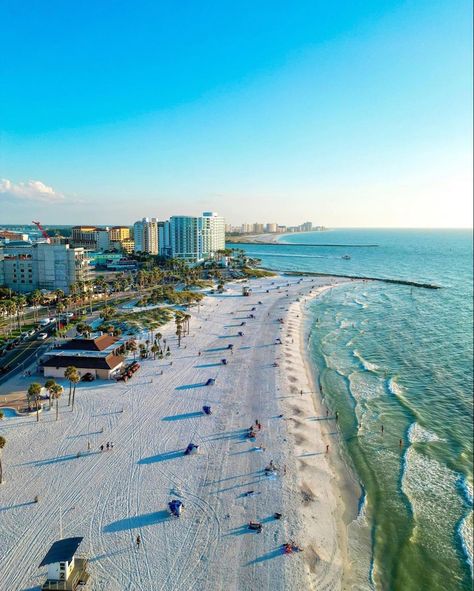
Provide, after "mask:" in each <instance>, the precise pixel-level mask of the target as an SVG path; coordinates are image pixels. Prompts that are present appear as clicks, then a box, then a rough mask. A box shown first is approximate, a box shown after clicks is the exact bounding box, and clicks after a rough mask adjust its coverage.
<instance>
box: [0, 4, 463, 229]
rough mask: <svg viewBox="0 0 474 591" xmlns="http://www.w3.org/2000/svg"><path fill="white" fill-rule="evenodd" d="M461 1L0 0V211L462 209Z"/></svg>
mask: <svg viewBox="0 0 474 591" xmlns="http://www.w3.org/2000/svg"><path fill="white" fill-rule="evenodd" d="M471 11H472V8H471V2H470V1H464V0H429V1H424V0H412V1H401V0H399V1H395V0H391V1H389V0H374V1H370V2H369V1H365V2H364V1H357V0H350V1H342V0H341V1H337V0H335V1H331V2H328V1H327V0H325V1H319V0H299V1H297V2H294V1H293V2H290V1H278V0H273V1H271V2H270V1H267V0H258V2H255V0H253V1H247V0H239V2H235V1H233V2H229V1H227V0H216V1H214V2H211V1H209V0H201V1H199V2H198V1H195V0H192V1H191V0H188V1H186V0H182V1H180V2H175V1H171V0H170V1H168V2H163V1H160V0H154V1H143V0H135V1H133V2H132V1H128V2H124V1H115V2H113V1H110V0H101V1H100V2H97V0H95V1H93V2H92V1H88V0H81V2H77V3H71V2H64V1H63V0H61V1H50V0H44V1H42V2H41V1H39V0H38V1H31V0H23V1H22V2H18V1H17V0H3V1H2V2H1V3H0V22H1V34H0V179H3V180H0V205H1V210H0V211H1V213H0V223H1V222H3V223H21V222H24V223H28V222H29V221H30V220H31V219H36V218H39V219H40V220H41V221H43V222H44V223H51V224H53V223H111V224H115V223H132V222H133V221H134V220H135V219H137V218H139V217H141V216H144V215H149V216H157V217H160V218H166V217H167V216H169V215H170V214H173V213H190V214H193V213H198V212H200V211H202V210H208V209H214V210H217V211H219V212H221V213H222V214H224V215H225V216H226V218H227V219H228V221H229V222H232V223H241V222H244V221H249V222H251V221H256V220H259V221H260V220H261V221H277V222H279V223H290V224H293V223H299V222H301V221H304V220H306V219H309V220H312V221H313V222H315V223H320V224H324V225H327V226H351V227H354V226H378V227H385V226H387V227H390V226H392V227H393V226H395V227H403V226H407V227H441V226H453V227H461V226H470V225H472V205H471V198H472V194H471V185H472V166H471V162H472V115H471V101H472V74H471V72H472V60H471V51H472V43H471V38H472V25H471V23H472V14H471Z"/></svg>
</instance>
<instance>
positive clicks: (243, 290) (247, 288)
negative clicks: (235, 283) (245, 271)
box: [242, 285, 252, 296]
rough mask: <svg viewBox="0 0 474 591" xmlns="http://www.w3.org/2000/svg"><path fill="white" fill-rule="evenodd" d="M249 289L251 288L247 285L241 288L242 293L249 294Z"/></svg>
mask: <svg viewBox="0 0 474 591" xmlns="http://www.w3.org/2000/svg"><path fill="white" fill-rule="evenodd" d="M251 291H252V290H251V289H250V287H248V286H247V285H244V287H243V288H242V295H243V296H249V295H250V293H251Z"/></svg>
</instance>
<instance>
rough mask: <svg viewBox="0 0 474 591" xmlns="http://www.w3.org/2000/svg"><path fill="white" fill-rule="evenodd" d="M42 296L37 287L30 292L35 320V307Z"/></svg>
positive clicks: (36, 311)
mask: <svg viewBox="0 0 474 591" xmlns="http://www.w3.org/2000/svg"><path fill="white" fill-rule="evenodd" d="M42 299H43V296H42V295H41V292H40V290H39V289H35V290H34V291H33V292H32V294H31V295H30V301H31V304H32V305H33V306H34V308H33V320H34V321H35V322H36V321H37V320H38V310H37V307H38V305H39V304H40V303H41V300H42Z"/></svg>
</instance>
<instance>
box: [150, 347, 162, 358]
mask: <svg viewBox="0 0 474 591" xmlns="http://www.w3.org/2000/svg"><path fill="white" fill-rule="evenodd" d="M160 351H161V349H160V347H159V346H158V345H157V344H156V343H154V344H153V345H152V346H151V352H152V353H153V360H155V359H156V354H157V353H159V352H160Z"/></svg>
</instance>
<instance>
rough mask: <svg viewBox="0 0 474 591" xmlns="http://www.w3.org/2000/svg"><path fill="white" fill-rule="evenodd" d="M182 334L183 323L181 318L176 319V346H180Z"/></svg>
mask: <svg viewBox="0 0 474 591" xmlns="http://www.w3.org/2000/svg"><path fill="white" fill-rule="evenodd" d="M182 334H183V325H182V324H181V319H178V318H177V319H176V336H177V337H178V347H181V336H182Z"/></svg>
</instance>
